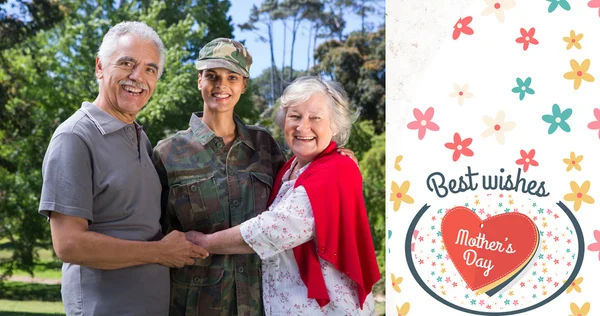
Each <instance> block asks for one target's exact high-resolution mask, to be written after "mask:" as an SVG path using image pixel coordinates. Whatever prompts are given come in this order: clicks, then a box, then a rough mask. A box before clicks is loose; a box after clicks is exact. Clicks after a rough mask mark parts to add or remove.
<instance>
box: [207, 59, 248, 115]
mask: <svg viewBox="0 0 600 316" xmlns="http://www.w3.org/2000/svg"><path fill="white" fill-rule="evenodd" d="M247 83H248V79H247V78H244V76H242V75H240V74H238V73H235V72H233V71H231V70H229V69H226V68H213V69H207V70H203V71H202V72H201V73H200V74H198V89H200V92H201V93H202V99H204V109H205V111H216V112H227V111H233V108H234V107H235V105H236V104H237V102H238V101H239V100H240V96H241V95H242V94H243V93H244V92H246V87H247Z"/></svg>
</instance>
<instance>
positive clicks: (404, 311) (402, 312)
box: [396, 302, 410, 316]
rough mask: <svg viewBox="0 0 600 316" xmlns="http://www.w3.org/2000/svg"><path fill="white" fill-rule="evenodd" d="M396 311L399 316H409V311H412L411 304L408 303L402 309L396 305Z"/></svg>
mask: <svg viewBox="0 0 600 316" xmlns="http://www.w3.org/2000/svg"><path fill="white" fill-rule="evenodd" d="M396 311H397V312H398V316H406V315H408V311H410V304H409V303H408V302H406V303H404V304H402V307H400V308H398V305H396Z"/></svg>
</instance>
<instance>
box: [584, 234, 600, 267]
mask: <svg viewBox="0 0 600 316" xmlns="http://www.w3.org/2000/svg"><path fill="white" fill-rule="evenodd" d="M594 238H596V242H595V243H593V244H591V245H589V246H588V248H587V249H588V250H589V251H600V230H595V231H594ZM598 260H600V252H599V253H598Z"/></svg>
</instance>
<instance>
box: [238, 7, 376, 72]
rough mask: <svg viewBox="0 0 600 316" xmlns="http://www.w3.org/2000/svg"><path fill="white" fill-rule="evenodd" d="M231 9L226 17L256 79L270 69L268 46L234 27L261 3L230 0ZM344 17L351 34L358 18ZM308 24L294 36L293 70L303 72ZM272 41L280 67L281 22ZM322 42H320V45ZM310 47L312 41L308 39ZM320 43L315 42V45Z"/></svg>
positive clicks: (254, 35)
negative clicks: (254, 6)
mask: <svg viewBox="0 0 600 316" xmlns="http://www.w3.org/2000/svg"><path fill="white" fill-rule="evenodd" d="M230 1H231V8H230V9H229V15H231V18H232V20H233V24H234V26H235V30H234V33H233V35H234V37H235V39H236V40H238V41H239V40H245V46H246V49H247V50H248V51H249V52H250V54H251V55H252V59H253V62H252V66H251V68H250V78H255V77H257V76H259V75H260V74H261V73H262V71H263V70H264V69H266V68H269V67H270V65H271V53H270V51H269V44H268V43H263V42H261V41H259V40H258V36H257V35H256V34H254V33H253V32H250V31H242V30H240V28H239V27H238V26H237V25H238V24H242V23H245V22H246V21H248V17H249V16H250V10H251V8H252V5H253V4H256V6H260V4H261V2H262V1H263V0H230ZM345 18H346V29H345V30H344V34H348V33H350V32H351V31H356V30H360V18H359V17H358V16H356V15H348V16H347V17H345ZM367 21H368V22H371V23H373V24H374V25H375V26H379V25H381V24H383V22H384V21H385V17H384V15H383V14H382V15H381V16H372V17H370V18H369V19H368V20H367ZM309 27H310V26H309V24H308V23H303V24H302V25H301V26H300V30H299V31H298V33H297V35H296V43H295V49H294V69H299V70H305V69H306V59H307V45H308V43H309V38H308V32H309ZM273 38H274V39H275V42H274V47H275V64H276V65H277V67H281V59H282V57H283V24H282V23H281V22H276V23H275V28H274V34H273ZM291 38H292V36H291V31H288V36H287V46H288V48H287V49H286V57H285V59H286V65H289V61H290V43H291ZM322 41H323V40H320V42H322ZM310 43H311V45H312V39H310ZM318 43H319V41H318V42H317V45H318ZM313 51H314V49H312V48H311V63H312V52H313Z"/></svg>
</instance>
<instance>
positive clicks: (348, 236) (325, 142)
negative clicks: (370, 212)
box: [186, 77, 380, 315]
mask: <svg viewBox="0 0 600 316" xmlns="http://www.w3.org/2000/svg"><path fill="white" fill-rule="evenodd" d="M277 124H278V125H279V126H280V127H281V128H282V130H283V131H284V135H285V140H286V143H287V144H288V146H289V147H290V149H291V150H292V152H293V153H294V157H292V158H291V159H290V160H289V161H288V162H287V163H286V164H285V165H284V166H283V168H282V169H281V170H280V171H279V173H278V175H277V178H276V179H275V185H274V187H273V191H272V194H271V197H270V199H269V203H270V206H269V208H268V210H267V211H265V212H263V213H262V214H260V215H258V216H257V217H255V218H252V219H250V220H248V221H245V222H244V223H242V224H241V225H238V226H235V227H232V228H230V229H227V230H222V231H219V232H215V233H213V234H207V235H205V234H202V233H198V232H188V233H187V234H186V235H187V237H188V239H189V240H191V241H193V242H194V243H196V244H198V245H200V246H202V247H204V248H206V249H207V250H208V251H209V252H210V253H211V254H215V253H220V254H242V253H247V254H248V253H257V254H258V255H259V256H260V258H261V260H262V274H263V279H262V283H263V303H264V307H265V312H266V314H267V315H279V314H299V313H301V312H302V313H308V314H311V315H313V314H327V315H372V314H374V308H375V306H374V302H373V296H372V294H371V290H372V287H373V284H374V283H375V282H377V280H378V279H379V277H380V275H379V270H378V268H377V262H376V259H375V252H374V248H373V244H372V239H371V233H370V229H369V224H368V221H367V214H366V211H365V204H364V200H363V195H362V178H361V175H360V172H359V170H358V167H357V166H356V164H355V163H353V162H352V161H351V160H350V159H346V158H343V157H342V155H340V154H339V153H337V152H336V150H335V148H336V146H338V145H339V146H341V145H343V144H345V143H346V142H347V140H348V137H349V135H350V128H351V125H352V115H351V114H350V110H349V105H348V100H347V98H346V94H345V92H344V90H343V88H342V87H341V86H340V85H339V84H337V83H334V82H330V81H324V80H321V79H319V78H316V77H302V78H299V79H297V80H296V81H294V82H293V83H292V84H291V85H290V86H288V87H287V89H286V90H285V91H284V93H283V96H282V97H281V106H280V109H279V112H278V113H277Z"/></svg>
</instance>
